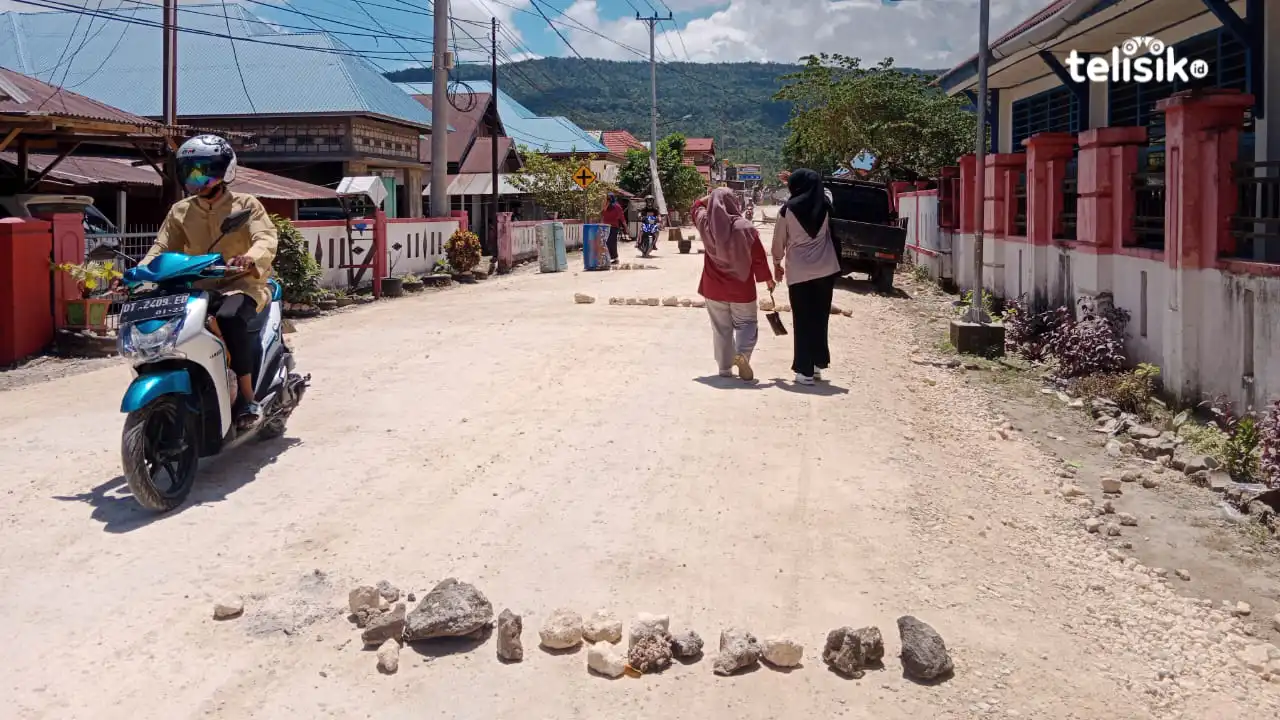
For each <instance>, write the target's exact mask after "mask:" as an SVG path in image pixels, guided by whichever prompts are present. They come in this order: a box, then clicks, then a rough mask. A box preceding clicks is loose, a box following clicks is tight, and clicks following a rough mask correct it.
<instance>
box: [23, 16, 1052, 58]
mask: <svg viewBox="0 0 1280 720" xmlns="http://www.w3.org/2000/svg"><path fill="white" fill-rule="evenodd" d="M41 1H45V0H41ZM48 1H51V2H55V1H56V2H59V3H64V4H79V5H87V6H88V7H90V8H101V9H102V10H103V11H111V12H117V13H120V14H128V12H129V10H130V9H131V8H133V7H134V5H136V4H137V3H139V2H147V3H158V1H159V0H48ZM226 1H227V2H229V3H230V2H238V3H240V4H243V5H244V6H245V7H247V8H249V9H250V10H251V11H252V12H253V13H254V14H257V15H260V16H263V17H264V18H266V19H268V20H270V21H272V22H275V23H278V24H281V25H288V26H293V27H290V28H288V29H289V30H291V31H306V30H314V29H315V28H316V26H317V25H319V26H320V27H322V28H324V29H325V30H328V31H330V32H333V33H334V34H339V35H340V37H341V38H342V39H343V40H344V41H345V42H347V43H348V44H349V45H351V46H352V47H354V48H356V49H359V50H362V51H367V52H369V53H370V54H371V55H374V56H375V57H376V58H377V62H378V63H379V64H380V65H382V66H385V67H386V68H387V69H392V68H398V67H404V66H407V65H414V64H418V62H416V61H415V58H416V59H418V60H421V61H422V62H423V63H426V62H429V58H430V52H431V50H430V45H429V42H428V41H427V40H426V38H429V37H430V35H431V22H432V19H431V17H429V16H426V15H425V14H423V11H424V9H425V8H427V7H429V6H430V5H431V0H226ZM219 2H220V0H182V5H184V6H194V5H204V6H205V7H204V8H199V9H198V8H195V7H191V8H190V11H192V12H206V13H207V12H209V11H210V10H211V9H213V10H215V11H216V9H217V8H218V7H220V6H219V5H218V3H219ZM1047 2H1048V0H998V1H997V2H993V3H992V6H993V7H992V22H991V24H992V27H991V32H992V37H996V36H998V35H999V34H1000V33H1002V32H1004V31H1005V30H1007V29H1008V28H1010V27H1012V26H1013V25H1014V24H1016V23H1017V22H1019V21H1021V20H1022V19H1024V18H1026V17H1028V16H1029V15H1031V14H1032V13H1034V12H1035V11H1036V10H1038V9H1040V8H1041V7H1043V6H1044V5H1045V4H1046V3H1047ZM210 6H212V7H210ZM0 9H17V10H21V11H24V12H31V11H36V10H38V8H35V7H32V6H31V5H25V4H22V3H21V2H17V0H0ZM637 10H639V11H641V12H643V13H646V14H647V13H652V12H654V11H655V10H656V11H657V12H658V13H659V14H662V15H665V14H666V13H667V11H668V10H670V11H672V12H673V13H674V15H675V21H674V22H664V23H662V24H660V25H659V29H660V31H661V32H660V35H659V38H658V41H657V49H658V55H659V58H660V59H662V60H692V61H695V62H735V61H748V60H750V61H769V62H795V61H796V60H797V59H798V58H799V57H801V56H803V55H807V54H810V53H818V52H828V53H843V54H847V55H855V56H858V57H861V58H862V59H863V60H864V62H866V63H874V62H878V61H879V60H880V59H881V58H884V57H886V56H889V57H893V58H894V59H895V60H896V61H897V62H898V64H899V65H905V66H911V67H925V68H943V67H950V66H952V65H955V64H957V63H959V62H961V61H963V60H965V59H967V58H968V57H970V56H971V55H973V54H974V51H975V50H976V47H977V0H901V1H896V0H895V1H890V0H454V2H453V3H452V7H451V8H450V15H451V16H453V17H455V18H458V19H460V20H462V21H463V22H462V23H461V24H459V25H458V28H459V29H458V30H457V31H456V32H455V34H456V37H457V47H458V49H459V51H460V55H461V57H462V59H463V60H464V61H474V60H480V59H484V60H487V58H488V48H487V45H488V20H489V18H490V17H492V16H494V15H496V16H497V17H498V18H499V20H500V22H501V23H502V25H503V33H502V34H501V35H500V46H501V48H502V56H503V57H506V58H516V59H522V58H524V57H527V56H548V55H560V56H571V55H573V54H574V50H576V52H577V53H578V54H581V55H583V56H585V57H596V58H607V59H613V60H639V59H642V58H646V57H647V53H648V34H647V31H646V28H645V25H644V24H643V23H640V22H637V21H636V20H635V15H636V12H637ZM539 11H541V12H543V13H545V14H546V15H547V16H548V17H549V18H550V19H551V20H552V22H553V23H554V24H555V25H556V29H558V30H559V32H560V34H562V35H563V36H564V39H561V37H559V36H558V35H557V34H556V32H555V31H553V30H552V29H551V28H550V27H548V24H547V22H546V21H545V20H544V19H543V18H542V17H541V15H540V14H539ZM299 13H303V14H306V15H310V16H312V17H304V16H303V15H300V14H299ZM384 28H385V30H384ZM467 33H470V34H471V35H473V36H475V38H476V40H471V39H469V38H468V37H467ZM389 34H394V35H398V36H399V37H398V38H388V37H385V35H389ZM379 35H380V36H384V37H370V36H379ZM566 40H567V41H568V44H566ZM477 43H482V44H483V48H481V47H480V46H479V45H478V44H477ZM569 45H572V46H573V48H574V50H570V48H569Z"/></svg>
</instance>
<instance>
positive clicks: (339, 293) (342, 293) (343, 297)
mask: <svg viewBox="0 0 1280 720" xmlns="http://www.w3.org/2000/svg"><path fill="white" fill-rule="evenodd" d="M333 299H334V301H336V302H337V303H338V307H340V308H344V307H351V306H352V305H355V304H356V301H355V299H354V298H352V297H351V293H349V292H347V291H346V290H345V289H342V288H339V289H337V290H334V291H333Z"/></svg>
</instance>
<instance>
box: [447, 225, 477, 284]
mask: <svg viewBox="0 0 1280 720" xmlns="http://www.w3.org/2000/svg"><path fill="white" fill-rule="evenodd" d="M444 255H445V257H446V258H448V260H449V266H450V267H452V268H453V270H454V271H455V272H457V273H458V274H459V275H460V276H461V279H462V281H463V282H467V281H468V280H469V279H471V278H472V274H471V272H472V270H474V269H475V267H476V265H478V264H480V237H479V236H478V235H476V234H475V233H473V232H471V231H470V230H463V229H461V228H459V229H458V230H456V231H454V233H453V235H451V236H449V241H448V242H447V243H445V246H444Z"/></svg>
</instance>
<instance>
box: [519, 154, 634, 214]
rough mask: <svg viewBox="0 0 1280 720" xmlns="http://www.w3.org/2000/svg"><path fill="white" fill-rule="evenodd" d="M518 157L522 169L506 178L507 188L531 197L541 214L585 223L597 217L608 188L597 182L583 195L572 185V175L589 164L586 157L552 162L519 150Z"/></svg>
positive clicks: (589, 161)
mask: <svg viewBox="0 0 1280 720" xmlns="http://www.w3.org/2000/svg"><path fill="white" fill-rule="evenodd" d="M520 155H521V157H523V158H524V167H523V168H522V169H521V170H520V172H518V173H516V174H514V175H511V176H509V179H510V180H511V184H512V185H515V186H516V187H517V188H519V189H520V191H521V192H526V193H529V194H530V195H532V196H533V201H534V202H535V203H537V204H538V205H539V206H540V207H541V208H542V209H543V210H545V211H547V212H550V213H558V214H559V216H560V217H564V218H569V217H578V218H583V219H586V217H589V216H591V215H595V214H597V213H599V212H600V209H601V208H602V207H603V206H604V196H605V195H606V194H608V192H609V191H610V190H611V189H612V186H610V185H609V184H608V183H605V182H601V181H597V182H595V183H593V184H592V185H591V186H590V187H588V188H587V191H586V193H585V194H584V193H583V191H582V188H580V187H578V185H577V183H575V182H574V181H573V174H574V172H575V171H577V169H578V168H580V167H582V166H583V165H590V164H591V159H590V158H589V157H587V156H585V155H584V156H581V157H580V156H578V155H570V156H569V158H568V159H566V160H556V159H553V158H551V157H549V156H547V155H544V154H542V153H539V152H534V151H532V150H530V149H529V148H527V147H523V146H522V147H521V148H520ZM584 196H585V200H584ZM584 211H585V212H586V216H584V214H583V213H584Z"/></svg>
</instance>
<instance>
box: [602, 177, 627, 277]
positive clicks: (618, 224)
mask: <svg viewBox="0 0 1280 720" xmlns="http://www.w3.org/2000/svg"><path fill="white" fill-rule="evenodd" d="M600 220H601V222H603V223H604V224H605V225H608V226H609V240H608V246H609V262H610V264H613V265H617V264H618V235H620V234H621V233H622V229H623V228H624V227H626V225H627V211H626V210H624V209H623V208H622V203H620V202H618V197H617V196H616V195H614V194H613V193H609V197H608V199H606V200H605V202H604V210H602V211H600Z"/></svg>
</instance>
